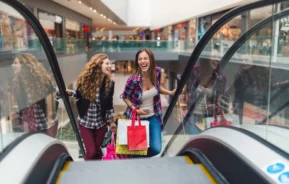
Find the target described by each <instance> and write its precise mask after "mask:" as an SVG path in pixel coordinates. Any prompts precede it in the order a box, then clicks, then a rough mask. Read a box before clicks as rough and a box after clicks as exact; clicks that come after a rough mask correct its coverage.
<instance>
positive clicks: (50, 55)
mask: <svg viewBox="0 0 289 184" xmlns="http://www.w3.org/2000/svg"><path fill="white" fill-rule="evenodd" d="M0 1H2V2H4V3H6V4H7V5H9V6H11V7H12V8H14V9H15V10H17V11H18V12H19V13H20V14H21V15H22V16H23V17H24V18H25V19H26V21H27V22H28V23H29V25H30V26H31V27H32V28H33V30H34V31H35V33H36V35H37V36H38V38H39V41H40V43H41V45H42V47H43V50H44V51H45V54H46V57H47V59H48V62H49V65H50V67H51V70H52V73H53V75H54V78H55V81H56V84H57V86H58V88H59V92H60V95H61V96H62V99H63V102H64V105H65V108H66V110H67V114H68V117H69V119H70V122H71V125H72V128H73V130H74V132H75V134H76V139H77V142H78V144H79V147H80V150H81V152H82V154H83V155H85V151H84V147H83V144H82V140H81V137H80V135H79V132H78V128H77V124H76V121H75V119H74V116H73V111H72V108H71V106H70V103H69V99H68V96H67V94H66V92H65V90H66V88H65V83H64V80H63V78H62V75H61V70H60V68H59V65H58V61H57V58H56V55H55V53H54V50H53V47H52V45H51V44H50V41H49V38H48V37H47V35H46V33H45V31H44V29H43V27H42V26H41V24H40V23H39V21H38V19H37V18H36V17H35V16H34V15H33V13H32V12H31V11H30V10H29V9H27V8H26V7H25V6H24V5H23V4H21V3H20V2H18V1H16V0H0Z"/></svg>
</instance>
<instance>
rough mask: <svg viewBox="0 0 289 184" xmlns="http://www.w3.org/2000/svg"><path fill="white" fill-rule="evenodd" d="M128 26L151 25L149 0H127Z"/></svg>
mask: <svg viewBox="0 0 289 184" xmlns="http://www.w3.org/2000/svg"><path fill="white" fill-rule="evenodd" d="M127 15H128V16H127V17H128V23H127V24H128V26H133V27H142V26H145V27H148V26H150V25H151V0H128V14H127Z"/></svg>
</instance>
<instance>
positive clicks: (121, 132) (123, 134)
mask: <svg viewBox="0 0 289 184" xmlns="http://www.w3.org/2000/svg"><path fill="white" fill-rule="evenodd" d="M131 121H132V120H130V119H119V120H118V124H117V139H118V144H119V145H128V141H127V127H128V126H130V125H131ZM141 124H142V125H143V126H145V127H146V135H147V144H148V147H149V144H150V137H149V124H150V122H149V121H147V120H141ZM136 126H138V125H136Z"/></svg>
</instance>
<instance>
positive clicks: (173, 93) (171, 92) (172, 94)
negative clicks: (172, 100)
mask: <svg viewBox="0 0 289 184" xmlns="http://www.w3.org/2000/svg"><path fill="white" fill-rule="evenodd" d="M176 91H177V89H174V90H172V91H170V93H169V95H171V96H174V95H175V93H176Z"/></svg>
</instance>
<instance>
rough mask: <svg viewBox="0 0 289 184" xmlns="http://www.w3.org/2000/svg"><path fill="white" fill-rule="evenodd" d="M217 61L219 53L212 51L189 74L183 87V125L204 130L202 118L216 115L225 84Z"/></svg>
mask: <svg viewBox="0 0 289 184" xmlns="http://www.w3.org/2000/svg"><path fill="white" fill-rule="evenodd" d="M219 61H220V52H219V51H218V50H217V49H214V50H212V52H211V56H210V58H209V59H207V58H202V59H201V60H200V62H199V65H197V66H195V67H194V69H193V71H192V72H191V75H190V77H189V79H188V80H187V83H186V87H185V91H186V93H187V107H188V112H187V115H186V118H185V119H184V123H185V124H187V123H191V124H195V125H196V126H198V129H200V130H204V129H205V128H206V127H205V126H206V125H204V124H203V118H206V117H213V115H214V113H218V112H217V111H216V107H217V106H219V105H220V100H221V98H222V94H223V93H224V91H225V86H226V82H227V79H226V76H225V75H224V74H222V73H221V72H220V71H219V68H220V67H219ZM195 128H196V127H195ZM190 129H191V133H197V131H195V130H192V129H193V128H190ZM189 131H190V130H189Z"/></svg>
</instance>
